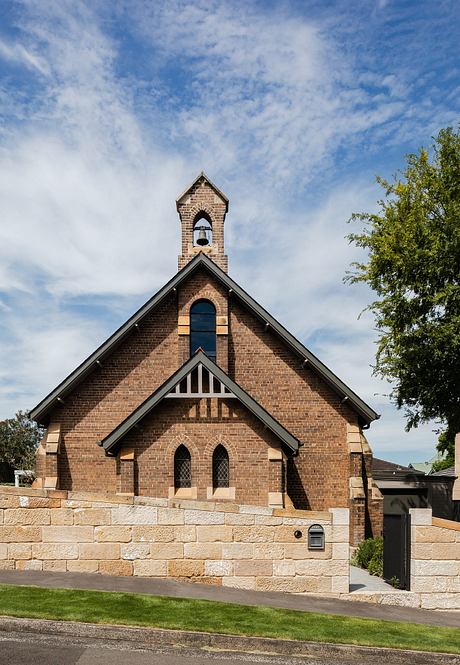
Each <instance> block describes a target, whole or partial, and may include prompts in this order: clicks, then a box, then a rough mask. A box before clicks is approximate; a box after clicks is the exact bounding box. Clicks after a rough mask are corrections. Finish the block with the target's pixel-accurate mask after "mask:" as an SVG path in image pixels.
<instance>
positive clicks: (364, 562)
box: [352, 536, 383, 576]
mask: <svg viewBox="0 0 460 665" xmlns="http://www.w3.org/2000/svg"><path fill="white" fill-rule="evenodd" d="M352 563H353V564H354V565H355V566H359V567H360V568H367V570H368V571H369V573H370V574H371V575H380V576H382V575H383V538H382V537H380V536H379V537H377V538H367V539H366V540H363V542H362V543H360V544H359V545H358V547H357V549H356V552H355V554H354V556H353V559H352Z"/></svg>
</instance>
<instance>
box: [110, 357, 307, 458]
mask: <svg viewBox="0 0 460 665" xmlns="http://www.w3.org/2000/svg"><path fill="white" fill-rule="evenodd" d="M199 365H202V366H203V367H205V368H206V369H207V370H208V371H209V372H211V373H212V374H213V375H214V376H215V378H216V379H217V380H218V381H220V382H221V383H223V385H224V386H225V387H226V388H228V390H229V391H230V393H233V395H235V397H236V398H237V399H238V400H239V401H240V402H241V403H242V404H244V406H245V407H246V408H247V409H248V410H249V411H251V413H253V414H254V415H255V416H256V418H258V419H259V420H260V421H261V422H262V423H263V424H264V425H265V427H267V429H269V430H271V431H272V432H273V434H275V435H276V436H277V437H278V439H280V441H281V442H282V443H284V444H286V445H287V446H288V448H290V450H291V451H292V452H295V451H296V450H297V449H298V447H299V446H301V445H302V444H301V443H300V441H299V440H298V439H297V438H296V437H295V436H293V435H292V434H291V433H290V432H289V431H288V430H287V429H286V428H285V427H283V426H282V425H281V424H280V423H279V422H278V421H277V420H275V418H273V416H272V415H270V414H269V413H268V411H266V410H265V409H264V408H263V407H262V406H260V404H259V403H258V402H256V400H255V399H253V398H252V397H251V396H250V395H248V393H247V392H246V391H245V390H243V388H241V386H239V385H238V384H237V383H235V381H233V380H232V379H231V378H230V377H229V376H228V375H227V374H226V373H225V372H224V371H223V370H222V369H221V368H220V367H218V366H217V365H216V364H215V363H214V362H213V361H212V360H211V359H210V358H208V357H207V356H206V355H205V354H204V353H203V352H202V351H198V352H197V353H195V355H193V356H192V357H191V358H190V359H189V360H187V362H186V363H184V364H183V365H182V367H181V368H180V369H178V370H177V372H174V374H173V375H172V376H171V377H170V378H169V379H167V380H166V381H165V382H164V383H163V385H162V386H160V387H159V388H158V389H157V390H155V392H154V393H152V395H150V397H148V398H147V399H146V400H145V402H143V403H142V404H141V405H140V406H138V407H137V408H136V409H135V410H134V411H133V412H132V413H131V414H130V415H129V416H128V417H127V418H126V419H125V420H124V421H123V422H122V423H120V425H117V427H116V428H115V429H114V430H113V431H112V432H111V433H110V434H109V435H108V436H106V437H105V439H103V440H102V441H99V442H98V443H99V445H100V446H102V447H103V448H104V450H105V451H106V452H109V451H110V450H112V449H113V448H115V447H116V446H117V444H119V443H120V441H121V440H122V439H123V437H124V436H126V434H128V432H129V431H130V430H131V429H132V428H133V427H135V426H136V425H137V424H138V423H139V422H140V421H141V420H142V419H143V418H145V416H146V415H148V414H149V413H150V412H151V411H153V409H154V408H155V407H156V406H157V405H158V404H159V403H160V402H161V401H162V400H163V399H165V397H166V396H167V395H168V394H169V393H170V392H171V391H172V390H173V389H174V388H175V387H176V386H177V385H178V384H180V382H181V381H182V380H183V379H184V378H185V377H186V376H187V374H189V373H190V372H192V371H193V370H194V369H195V368H196V367H198V366H199ZM184 399H187V397H186V395H184ZM223 399H225V395H224V396H223Z"/></svg>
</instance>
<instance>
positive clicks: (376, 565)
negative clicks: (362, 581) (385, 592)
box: [367, 537, 383, 577]
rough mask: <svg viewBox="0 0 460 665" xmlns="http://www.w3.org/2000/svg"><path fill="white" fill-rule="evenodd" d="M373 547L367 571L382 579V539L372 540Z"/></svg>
mask: <svg viewBox="0 0 460 665" xmlns="http://www.w3.org/2000/svg"><path fill="white" fill-rule="evenodd" d="M374 541H375V547H374V554H373V555H372V559H371V560H370V561H369V565H368V566H367V570H368V572H369V573H370V574H371V575H378V576H379V577H383V538H381V537H379V538H374Z"/></svg>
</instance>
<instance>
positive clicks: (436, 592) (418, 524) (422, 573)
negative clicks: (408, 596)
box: [410, 508, 460, 609]
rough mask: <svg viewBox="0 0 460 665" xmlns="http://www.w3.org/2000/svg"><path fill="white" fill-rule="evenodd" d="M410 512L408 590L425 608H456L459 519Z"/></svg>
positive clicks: (459, 572)
mask: <svg viewBox="0 0 460 665" xmlns="http://www.w3.org/2000/svg"><path fill="white" fill-rule="evenodd" d="M410 514H411V591H412V592H415V593H419V594H420V606H421V607H424V608H426V609H460V522H452V521H450V520H444V519H440V518H437V517H433V516H432V511H431V508H413V509H411V511H410Z"/></svg>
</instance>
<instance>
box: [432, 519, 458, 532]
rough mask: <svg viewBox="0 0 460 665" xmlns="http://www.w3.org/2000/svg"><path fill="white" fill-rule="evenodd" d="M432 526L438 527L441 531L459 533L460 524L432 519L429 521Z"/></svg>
mask: <svg viewBox="0 0 460 665" xmlns="http://www.w3.org/2000/svg"><path fill="white" fill-rule="evenodd" d="M431 524H432V525H433V526H439V527H441V528H442V529H452V530H453V531H460V522H454V521H453V520H445V519H442V518H441V517H433V518H432V520H431Z"/></svg>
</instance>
